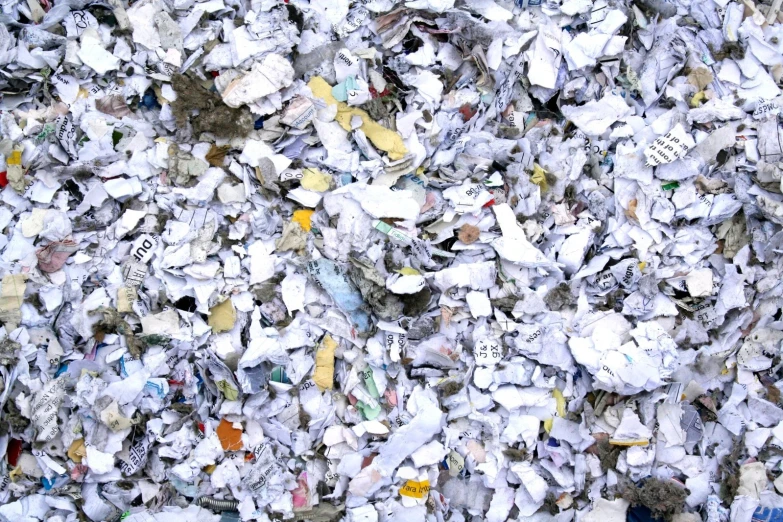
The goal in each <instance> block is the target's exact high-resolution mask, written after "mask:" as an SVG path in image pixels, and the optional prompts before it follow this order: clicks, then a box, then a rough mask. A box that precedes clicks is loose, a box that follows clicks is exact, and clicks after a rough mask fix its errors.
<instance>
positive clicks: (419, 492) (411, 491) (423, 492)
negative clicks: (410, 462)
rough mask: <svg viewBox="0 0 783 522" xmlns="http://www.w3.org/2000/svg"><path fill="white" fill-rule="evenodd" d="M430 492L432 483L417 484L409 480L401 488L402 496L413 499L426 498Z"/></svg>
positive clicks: (425, 481) (427, 481) (426, 481)
mask: <svg viewBox="0 0 783 522" xmlns="http://www.w3.org/2000/svg"><path fill="white" fill-rule="evenodd" d="M429 492H430V481H429V480H424V481H422V482H416V481H413V480H409V481H408V482H406V483H405V485H404V486H403V487H401V488H400V495H402V496H404V497H411V498H424V497H426V496H427V493H429Z"/></svg>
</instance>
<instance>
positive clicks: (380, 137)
mask: <svg viewBox="0 0 783 522" xmlns="http://www.w3.org/2000/svg"><path fill="white" fill-rule="evenodd" d="M307 86H308V87H310V90H312V91H313V95H315V96H317V97H318V98H321V99H322V100H324V101H325V102H326V103H327V104H329V105H337V116H335V118H334V119H335V121H336V122H337V123H339V124H340V126H341V127H342V128H343V129H345V130H351V129H352V127H351V119H352V118H353V117H354V116H358V117H359V118H361V120H362V126H361V129H362V132H364V134H365V135H366V136H367V138H368V139H369V140H370V141H371V142H372V144H373V145H375V146H376V147H378V148H379V149H381V150H382V151H384V152H386V153H387V154H388V155H389V158H391V159H392V160H399V159H402V158H403V157H405V155H406V154H407V153H408V149H407V148H406V147H405V143H404V142H403V141H402V136H400V135H399V134H398V133H396V132H394V131H393V130H389V129H387V128H386V127H384V126H383V125H381V124H379V123H377V122H375V121H374V120H373V119H372V118H371V117H370V115H369V114H367V113H366V112H365V111H363V110H361V109H357V108H356V107H349V106H348V104H347V103H343V102H338V101H337V100H336V99H335V98H334V96H332V86H331V85H329V84H328V83H326V80H324V79H323V78H321V77H320V76H314V77H313V78H312V79H311V80H310V81H309V82H308V84H307Z"/></svg>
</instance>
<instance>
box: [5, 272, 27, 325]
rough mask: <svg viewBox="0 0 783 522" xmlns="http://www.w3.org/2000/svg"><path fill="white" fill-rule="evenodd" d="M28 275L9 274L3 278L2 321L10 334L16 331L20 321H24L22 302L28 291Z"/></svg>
mask: <svg viewBox="0 0 783 522" xmlns="http://www.w3.org/2000/svg"><path fill="white" fill-rule="evenodd" d="M25 280H27V275H26V274H9V275H7V276H5V277H4V278H3V282H2V286H0V288H2V294H0V321H2V322H3V324H4V325H5V327H6V331H7V332H10V331H12V330H15V329H16V326H17V325H18V324H19V321H21V320H22V312H21V310H20V309H21V308H22V301H24V293H25V290H27V284H26V283H25Z"/></svg>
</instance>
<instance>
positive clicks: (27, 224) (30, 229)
mask: <svg viewBox="0 0 783 522" xmlns="http://www.w3.org/2000/svg"><path fill="white" fill-rule="evenodd" d="M47 212H49V211H48V210H47V209H45V208H34V209H33V211H32V213H31V214H30V215H29V216H27V217H26V218H25V219H24V221H22V235H23V236H24V237H34V236H37V235H38V234H40V233H41V231H42V230H43V229H44V217H46V213H47Z"/></svg>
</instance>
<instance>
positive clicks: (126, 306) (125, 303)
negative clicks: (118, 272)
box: [117, 286, 138, 314]
mask: <svg viewBox="0 0 783 522" xmlns="http://www.w3.org/2000/svg"><path fill="white" fill-rule="evenodd" d="M137 297H138V295H137V293H136V289H135V288H130V287H127V286H121V287H120V288H119V290H117V311H118V312H120V313H121V314H124V313H130V312H132V311H133V303H135V302H136V298H137Z"/></svg>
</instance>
